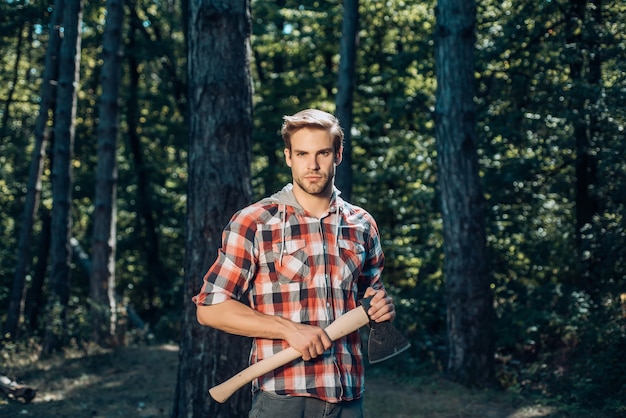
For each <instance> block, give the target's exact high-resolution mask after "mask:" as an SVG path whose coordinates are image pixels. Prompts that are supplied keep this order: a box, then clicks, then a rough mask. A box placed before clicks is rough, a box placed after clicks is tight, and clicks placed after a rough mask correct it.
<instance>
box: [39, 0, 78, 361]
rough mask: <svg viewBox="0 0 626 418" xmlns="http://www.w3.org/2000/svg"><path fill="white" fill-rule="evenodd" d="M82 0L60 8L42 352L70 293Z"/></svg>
mask: <svg viewBox="0 0 626 418" xmlns="http://www.w3.org/2000/svg"><path fill="white" fill-rule="evenodd" d="M82 5H83V4H82V0H67V1H66V3H65V7H64V9H63V40H62V41H61V53H60V57H59V85H58V90H57V111H56V114H55V132H54V147H53V158H54V167H53V169H52V198H53V202H54V203H53V207H52V239H51V243H50V245H51V249H50V255H51V257H50V258H51V269H50V296H49V299H48V318H47V320H48V323H47V328H46V335H45V338H44V341H43V347H42V354H43V355H48V354H50V353H52V352H54V351H57V350H59V349H60V348H61V345H62V343H63V337H64V334H65V322H66V321H65V316H66V310H67V303H68V301H69V295H70V276H71V269H70V263H71V260H72V253H71V249H70V236H71V235H70V234H71V229H72V218H71V207H72V155H73V152H72V151H73V148H74V133H75V122H76V99H77V86H78V81H79V68H80V51H81V31H80V26H81V22H82Z"/></svg>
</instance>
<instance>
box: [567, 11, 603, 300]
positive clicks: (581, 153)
mask: <svg viewBox="0 0 626 418" xmlns="http://www.w3.org/2000/svg"><path fill="white" fill-rule="evenodd" d="M589 3H591V4H593V6H592V7H591V8H590V7H588V5H589ZM587 9H590V10H592V11H588V10H587ZM566 21H567V22H568V25H567V29H568V37H567V42H568V44H570V45H575V49H574V50H575V51H576V52H575V53H573V54H571V57H570V60H571V61H570V64H569V68H570V74H571V77H572V83H573V85H574V89H573V90H572V92H573V93H574V95H573V97H572V110H573V112H572V125H573V126H574V139H575V141H576V162H575V167H576V235H575V236H576V248H577V250H578V260H579V266H578V277H577V278H578V283H577V284H578V286H579V287H581V288H582V289H585V290H586V291H587V292H588V293H589V294H590V295H592V296H595V295H597V293H598V283H597V281H596V278H595V277H593V274H592V270H593V263H594V260H596V257H599V255H598V254H593V251H591V252H590V256H588V255H586V253H587V252H588V251H589V249H590V246H589V244H588V243H586V242H585V239H584V236H585V235H591V234H589V233H588V231H587V228H590V227H591V226H592V224H593V217H594V215H595V214H597V213H598V207H599V204H598V198H597V196H596V195H595V194H594V193H593V190H594V189H595V186H597V165H598V162H597V160H596V155H597V153H596V149H597V148H598V145H597V144H596V143H595V140H596V139H597V138H596V136H597V135H598V114H597V110H594V109H596V105H597V101H598V100H600V99H599V96H600V94H601V93H600V92H601V83H602V65H601V64H602V58H601V57H602V53H601V51H600V45H599V43H600V38H599V36H598V33H597V31H596V28H597V27H599V26H600V25H601V24H602V2H601V0H594V1H591V2H589V1H587V0H575V1H572V2H570V11H569V13H568V15H567V19H566ZM582 91H586V92H594V91H596V92H598V96H597V97H593V96H591V95H590V94H589V93H587V94H583V93H581V92H582Z"/></svg>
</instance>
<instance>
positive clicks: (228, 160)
mask: <svg viewBox="0 0 626 418" xmlns="http://www.w3.org/2000/svg"><path fill="white" fill-rule="evenodd" d="M189 6H190V7H189V20H188V22H189V30H188V38H187V40H188V78H189V97H188V103H189V124H190V125H189V126H190V132H189V136H190V148H189V189H188V190H189V195H188V202H187V204H188V207H187V234H186V257H185V286H184V297H185V300H184V313H183V332H182V339H181V344H180V363H179V369H178V383H177V386H176V394H175V401H174V408H173V411H174V412H173V415H172V416H173V417H190V418H191V417H212V418H219V417H232V418H235V417H236V418H240V417H244V416H247V415H248V411H249V409H250V403H251V399H250V391H249V390H246V389H242V390H240V391H238V392H237V393H236V394H235V395H234V396H233V397H232V398H231V399H230V400H229V401H227V402H226V403H225V404H218V403H217V402H215V401H213V400H212V399H211V398H210V396H209V395H208V393H207V391H208V390H209V389H210V388H211V387H212V386H213V385H216V384H218V383H221V382H222V381H224V380H226V379H228V378H230V377H231V376H232V375H234V374H236V373H237V372H239V371H240V370H241V369H242V368H244V367H245V366H246V364H247V359H248V355H249V350H250V341H249V340H248V339H244V338H241V337H234V336H231V335H227V334H225V333H223V332H221V331H217V330H214V329H210V328H205V327H202V326H200V325H199V324H198V322H197V320H196V308H195V306H194V305H193V304H192V302H191V298H192V296H194V295H195V294H197V293H198V291H199V290H200V286H201V285H202V277H203V275H204V273H205V272H206V271H207V269H208V268H209V266H210V265H211V264H212V263H213V261H214V260H215V258H216V255H217V249H218V247H219V246H220V241H221V233H222V229H223V228H224V227H225V226H226V223H227V222H228V220H229V218H230V217H231V216H232V214H233V213H234V212H235V211H236V210H238V209H241V208H242V207H243V206H245V205H246V204H248V203H249V202H250V198H251V189H250V162H251V151H250V149H251V146H250V138H251V133H252V82H251V76H250V68H249V66H250V62H249V61H250V32H251V22H250V3H249V1H247V0H229V1H216V0H212V1H207V0H192V1H191V2H190V3H189ZM279 140H280V138H277V141H279Z"/></svg>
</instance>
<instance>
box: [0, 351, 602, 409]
mask: <svg viewBox="0 0 626 418" xmlns="http://www.w3.org/2000/svg"><path fill="white" fill-rule="evenodd" d="M6 362H7V360H6V359H5V363H6ZM177 364H178V348H177V346H175V345H158V346H140V347H125V348H120V349H116V350H97V352H94V353H85V352H83V353H73V354H67V353H66V355H65V356H63V357H61V356H59V357H56V358H52V359H49V360H45V361H33V359H31V360H30V361H26V362H24V364H18V365H16V364H13V365H10V366H9V367H8V368H7V367H5V371H4V373H5V374H7V375H9V377H11V378H12V379H15V380H17V381H18V382H19V383H22V384H27V385H29V386H34V387H36V388H37V396H36V397H35V399H34V400H33V401H32V402H30V403H28V404H24V403H21V402H18V401H14V400H8V399H6V398H0V417H2V418H4V417H7V418H8V417H11V418H19V417H36V418H46V417H67V418H83V417H84V418H88V417H106V418H115V417H124V418H130V417H144V418H147V417H170V415H171V410H172V402H173V396H174V390H175V387H176V372H177ZM5 366H6V365H5ZM366 384H367V389H366V398H365V399H366V401H365V412H366V417H381V418H409V417H411V418H416V417H428V418H443V417H450V418H452V417H463V418H490V417H493V418H534V417H550V418H556V417H572V418H582V417H583V416H584V417H589V416H593V417H596V418H597V417H601V415H597V414H593V415H588V414H585V415H572V414H570V413H566V412H565V411H559V410H557V409H555V408H551V407H548V406H544V405H540V404H535V403H531V402H528V401H524V400H521V399H520V398H519V397H516V396H512V395H510V394H507V393H504V392H496V391H468V390H466V389H463V388H461V387H459V386H458V385H454V384H453V383H451V382H448V381H446V380H444V379H441V378H438V377H434V378H432V379H423V378H422V379H420V380H419V382H417V381H416V382H412V383H410V384H407V383H402V382H399V381H393V380H389V378H386V377H371V378H367V380H366ZM242 390H244V389H242ZM285 418H288V417H285Z"/></svg>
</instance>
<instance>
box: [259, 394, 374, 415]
mask: <svg viewBox="0 0 626 418" xmlns="http://www.w3.org/2000/svg"><path fill="white" fill-rule="evenodd" d="M248 417H249V418H363V399H357V400H355V401H349V402H340V403H330V402H324V401H322V400H321V399H317V398H307V397H303V396H281V395H275V394H273V393H267V392H257V393H256V394H255V395H254V398H253V399H252V409H251V410H250V415H248Z"/></svg>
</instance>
